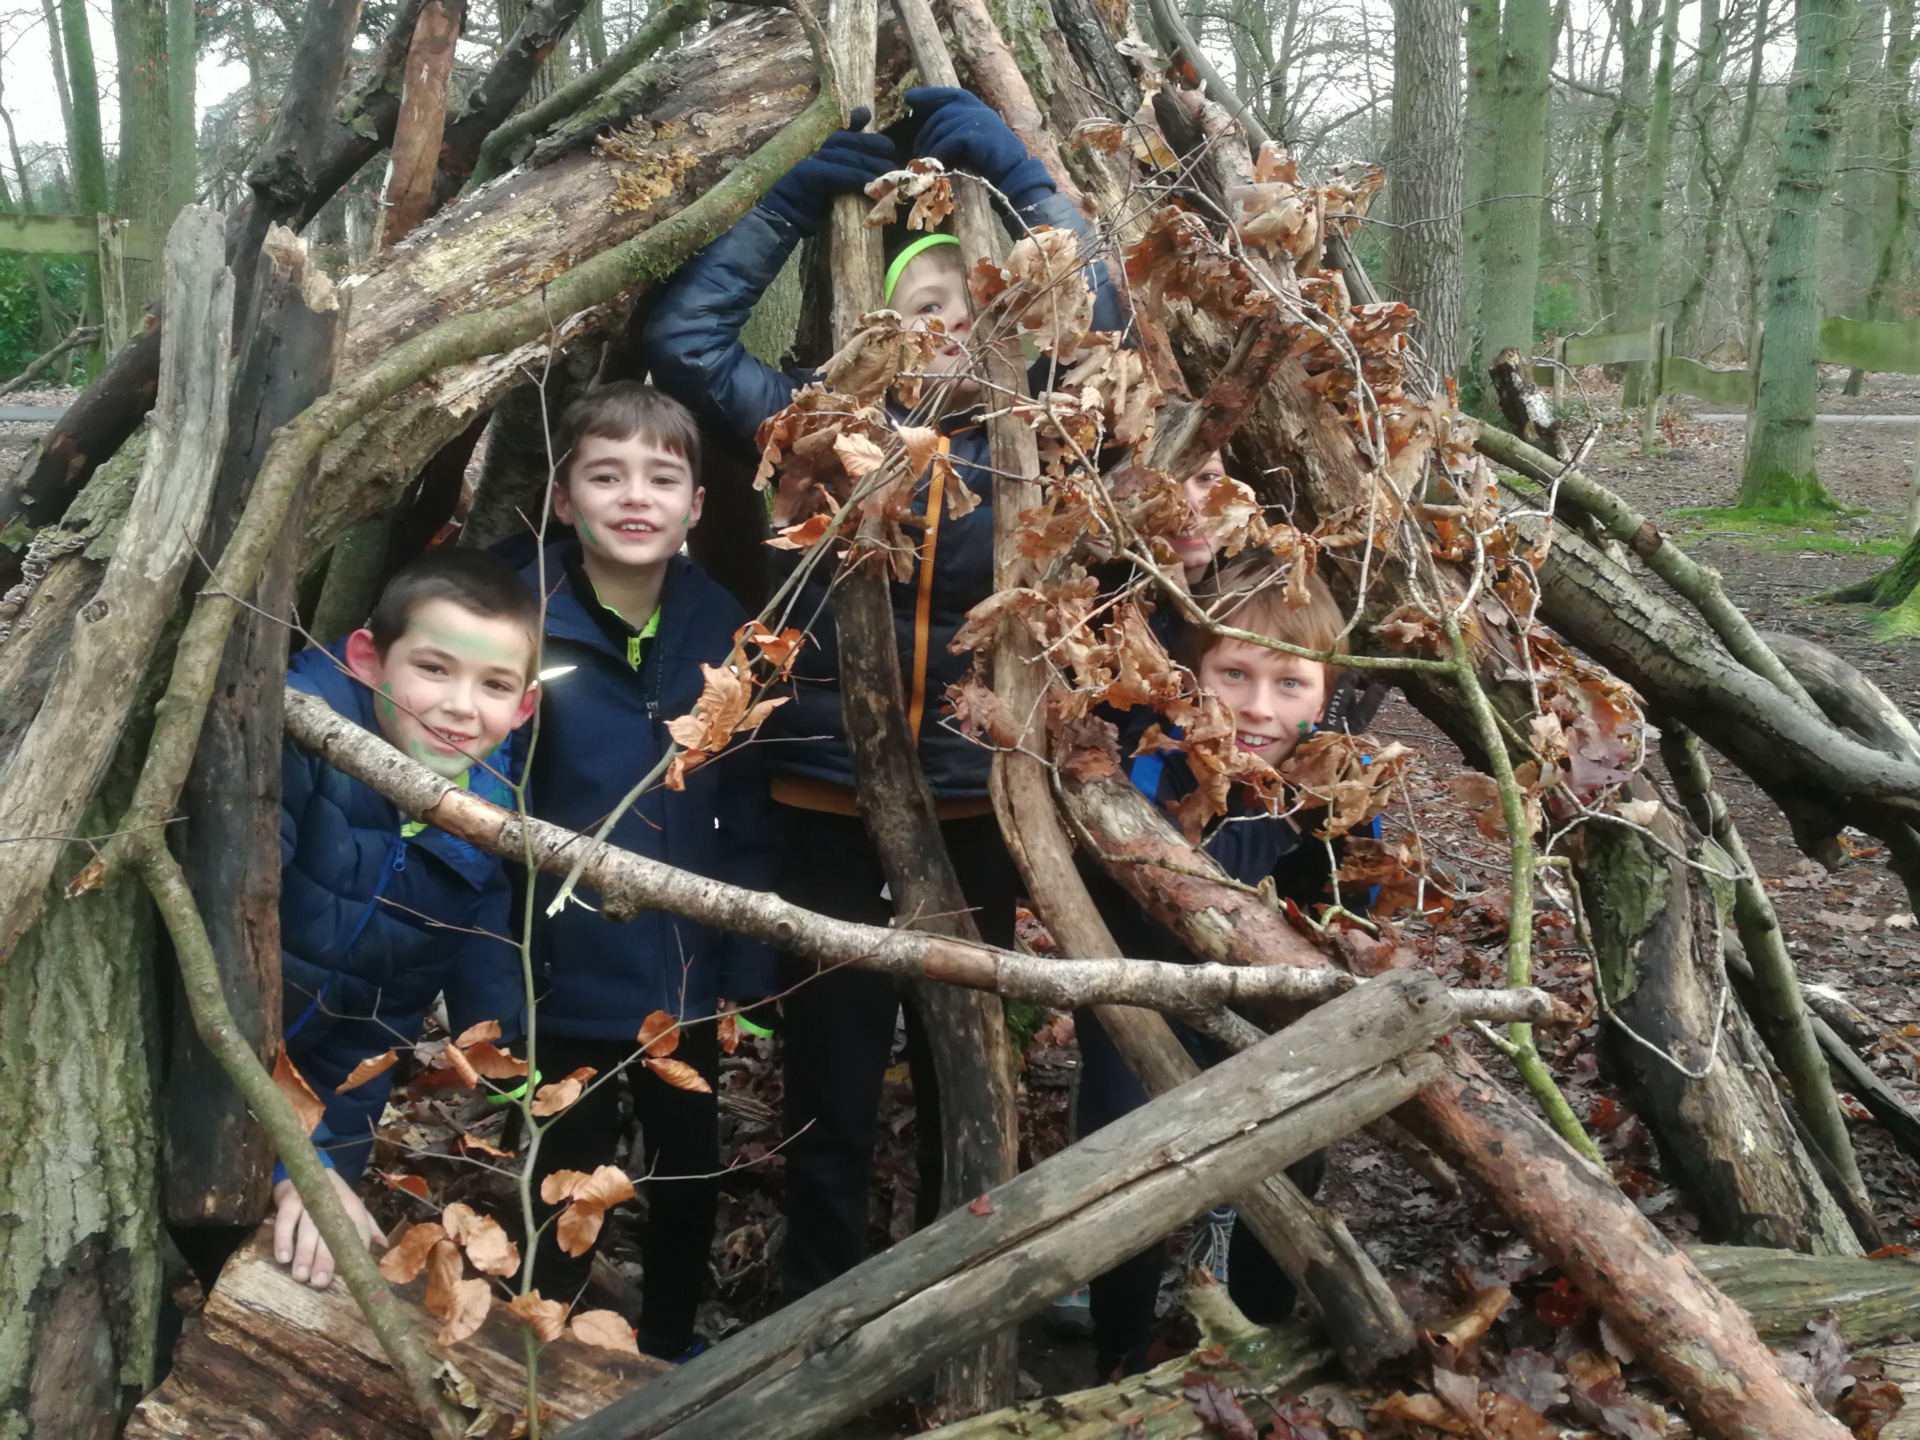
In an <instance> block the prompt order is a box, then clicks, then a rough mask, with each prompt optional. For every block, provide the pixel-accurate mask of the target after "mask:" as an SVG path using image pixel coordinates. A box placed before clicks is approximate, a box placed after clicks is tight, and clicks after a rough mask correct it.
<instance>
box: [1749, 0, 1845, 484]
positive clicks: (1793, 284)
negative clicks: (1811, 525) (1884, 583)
mask: <svg viewBox="0 0 1920 1440" xmlns="http://www.w3.org/2000/svg"><path fill="white" fill-rule="evenodd" d="M1852 23H1853V0H1796V4H1795V6H1794V32H1795V36H1796V40H1795V44H1794V56H1793V81H1792V83H1791V85H1790V86H1789V87H1788V90H1787V129H1786V138H1785V140H1784V141H1783V143H1782V145H1781V147H1780V168H1779V172H1778V175H1777V178H1776V180H1775V183H1774V194H1773V222H1772V224H1771V225H1770V226H1769V227H1768V230H1767V269H1766V292H1765V295H1764V299H1763V305H1762V317H1763V323H1764V324H1765V325H1766V327H1767V336H1766V344H1765V345H1764V346H1763V347H1762V348H1761V354H1760V377H1759V386H1758V392H1757V394H1756V395H1755V398H1754V410H1753V423H1752V425H1751V426H1750V427H1749V428H1748V431H1747V458H1746V464H1745V467H1744V469H1743V471H1742V474H1741V478H1740V504H1741V505H1743V506H1746V507H1749V508H1755V509H1777V510H1779V509H1783V510H1795V509H1803V508H1806V507H1809V506H1818V507H1821V508H1824V509H1838V508H1839V506H1838V504H1837V503H1836V502H1835V501H1834V498H1833V497H1832V496H1831V495H1829V494H1828V493H1827V490H1826V487H1825V486H1824V485H1822V484H1821V483H1820V478H1819V476H1818V475H1817V474H1816V473H1815V472H1814V465H1813V415H1814V400H1815V395H1816V392H1817V390H1818V388H1819V376H1818V374H1817V372H1816V371H1815V369H1814V356H1815V351H1816V348H1817V346H1818V343H1819V337H1820V213H1821V210H1822V209H1823V208H1824V207H1825V205H1826V201H1827V196H1828V193H1829V192H1830V191H1831V189H1832V187H1833V165H1834V148H1835V146H1834V137H1835V135H1836V133H1837V132H1838V130H1839V122H1840V100H1841V91H1842V88H1843V82H1844V78H1845V75H1846V59H1847V57H1846V48H1847V39H1848V36H1849V30H1850V27H1851V25H1852Z"/></svg>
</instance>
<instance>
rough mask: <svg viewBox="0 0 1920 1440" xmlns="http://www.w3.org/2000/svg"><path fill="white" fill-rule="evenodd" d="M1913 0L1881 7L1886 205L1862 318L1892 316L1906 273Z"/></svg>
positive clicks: (1858, 377) (1855, 383) (1856, 389)
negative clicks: (1898, 287) (1884, 34)
mask: <svg viewBox="0 0 1920 1440" xmlns="http://www.w3.org/2000/svg"><path fill="white" fill-rule="evenodd" d="M1914 42H1915V36H1914V0H1892V4H1890V5H1889V6H1888V7H1887V57H1886V71H1885V89H1884V94H1885V96H1886V99H1887V103H1886V104H1885V106H1884V107H1883V108H1882V109H1881V110H1880V112H1879V114H1878V115H1877V116H1876V117H1874V118H1875V119H1876V120H1877V122H1878V123H1877V127H1876V128H1877V132H1878V135H1879V139H1880V145H1879V150H1878V154H1877V160H1878V163H1879V165H1880V166H1882V167H1884V170H1885V171H1886V175H1885V179H1886V182H1887V183H1886V185H1885V190H1886V204H1885V206H1884V207H1883V208H1881V209H1879V210H1877V211H1876V212H1875V213H1874V214H1873V216H1872V217H1871V218H1872V219H1873V220H1874V221H1876V222H1877V224H1878V233H1877V235H1876V236H1875V240H1876V247H1877V248H1876V252H1875V253H1874V254H1872V255H1871V256H1870V257H1869V258H1870V260H1871V262H1872V267H1873V271H1872V273H1873V280H1872V282H1871V284H1869V285H1868V287H1867V294H1866V299H1865V300H1864V301H1863V302H1862V304H1861V306H1860V310H1859V314H1860V316H1861V318H1863V319H1866V320H1888V319H1892V318H1893V316H1891V315H1890V314H1889V313H1888V308H1889V302H1890V301H1891V299H1892V296H1893V287H1894V285H1895V284H1896V283H1897V282H1898V281H1899V280H1900V279H1901V278H1902V276H1903V275H1904V274H1905V273H1906V270H1907V265H1906V259H1907V255H1908V253H1909V251H1910V247H1911V245H1912V239H1911V237H1910V236H1909V235H1908V234H1907V223H1908V221H1909V220H1911V219H1912V217H1913V122H1914V113H1915V112H1914V104H1913V59H1914V51H1915V49H1916V46H1915V43H1914ZM1864 379H1865V377H1864V376H1863V375H1862V374H1861V373H1860V372H1859V371H1858V370H1856V371H1854V372H1853V373H1852V374H1851V375H1849V376H1847V393H1848V394H1849V395H1858V394H1859V393H1860V387H1861V382H1862V381H1863V380H1864Z"/></svg>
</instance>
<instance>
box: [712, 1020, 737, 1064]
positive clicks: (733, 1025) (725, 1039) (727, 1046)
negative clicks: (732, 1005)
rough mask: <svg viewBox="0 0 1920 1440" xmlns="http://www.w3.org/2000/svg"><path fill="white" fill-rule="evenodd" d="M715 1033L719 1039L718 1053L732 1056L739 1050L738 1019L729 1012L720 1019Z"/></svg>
mask: <svg viewBox="0 0 1920 1440" xmlns="http://www.w3.org/2000/svg"><path fill="white" fill-rule="evenodd" d="M716 1033H717V1034H718V1035H719V1037H720V1053H721V1054H722V1055H731V1054H733V1052H734V1051H736V1050H738V1049H739V1048H740V1017H739V1016H738V1015H736V1014H734V1013H733V1011H731V1010H729V1011H728V1012H727V1013H726V1014H724V1015H722V1016H721V1017H720V1024H719V1026H718V1027H717V1030H716Z"/></svg>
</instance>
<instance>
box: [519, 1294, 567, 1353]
mask: <svg viewBox="0 0 1920 1440" xmlns="http://www.w3.org/2000/svg"><path fill="white" fill-rule="evenodd" d="M506 1309H507V1312H508V1313H509V1314H512V1315H517V1316H519V1317H520V1318H521V1319H522V1320H524V1321H526V1322H527V1324H528V1325H530V1326H531V1327H532V1328H533V1334H534V1338H535V1339H537V1340H539V1341H540V1343H541V1344H543V1345H544V1344H546V1343H547V1342H548V1341H550V1340H558V1339H559V1338H560V1336H561V1335H562V1334H563V1333H565V1331H566V1326H567V1307H566V1305H565V1304H564V1303H563V1302H561V1301H559V1300H542V1299H541V1298H540V1292H539V1291H538V1290H529V1291H528V1292H527V1293H526V1294H524V1295H516V1296H514V1297H513V1299H511V1300H509V1301H508V1302H507V1304H506Z"/></svg>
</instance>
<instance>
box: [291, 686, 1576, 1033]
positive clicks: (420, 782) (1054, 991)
mask: <svg viewBox="0 0 1920 1440" xmlns="http://www.w3.org/2000/svg"><path fill="white" fill-rule="evenodd" d="M286 705H287V709H286V719H287V734H288V735H289V736H290V737H291V738H292V739H294V740H297V741H298V742H299V743H300V744H302V745H304V746H305V747H306V748H307V749H309V750H311V751H312V752H313V753H314V754H315V755H318V756H319V757H320V758H321V759H322V760H324V761H326V762H327V763H328V764H329V765H331V766H333V767H334V768H335V769H337V770H339V771H341V772H342V773H344V774H346V775H350V776H352V777H353V778H354V779H355V780H358V781H360V782H361V783H362V784H365V785H367V786H369V787H371V788H372V789H374V790H377V791H379V792H380V793H381V794H382V795H384V796H386V797H387V798H388V799H389V800H391V801H392V802H393V803H394V804H395V805H397V806H398V807H399V808H400V809H401V810H403V811H405V812H406V813H407V814H408V815H410V816H412V817H413V818H415V819H418V820H423V821H425V822H426V823H427V824H429V825H432V826H434V827H435V828H437V829H440V830H444V831H445V832H446V833H447V834H449V835H455V836H458V837H459V838H460V839H462V840H465V841H467V842H468V843H469V844H471V845H474V846H477V847H478V848H480V849H482V850H485V851H488V852H489V853H491V854H495V855H503V856H506V857H507V858H509V859H513V860H522V859H523V858H526V857H531V860H532V863H533V865H534V866H535V867H536V868H538V869H541V870H545V871H547V872H548V873H549V874H555V875H564V874H567V873H568V872H570V871H571V870H572V869H573V867H574V865H575V864H576V863H577V862H579V861H580V860H581V858H582V855H583V853H584V858H585V863H584V864H582V865H581V867H580V876H581V880H582V881H583V882H584V883H585V884H586V885H587V886H589V887H590V888H591V889H592V890H594V891H595V892H596V893H597V895H598V897H599V903H600V906H601V908H602V910H604V911H605V912H606V914H607V915H609V916H611V917H612V918H614V919H616V920H626V919H630V918H632V917H633V916H635V915H637V914H639V913H641V912H642V911H646V910H666V911H669V912H671V913H672V914H675V915H679V916H681V917H682V918H684V919H687V920H692V921H695V922H697V923H699V924H702V925H710V926H712V927H714V928H715V929H718V930H727V931H731V932H733V933H735V934H740V935H746V936H748V937H750V938H752V939H755V940H760V941H764V942H765V943H767V944H770V945H774V946H778V947H779V948H781V949H783V950H786V951H789V952H790V953H792V954H794V955H797V956H800V957H801V958H803V959H807V960H812V961H814V962H815V963H817V964H821V965H854V966H858V967H860V968H862V969H868V970H878V971H881V972H883V973H886V974H890V975H898V976H902V977H906V978H912V979H926V980H936V981H939V982H941V983H942V984H947V985H959V986H964V987H966V988H967V989H971V990H983V991H986V990H990V991H993V992H995V993H997V994H1001V995H1007V996H1011V997H1013V998H1014V999H1018V1000H1033V1001H1037V1002H1039V1003H1041V1004H1044V1005H1052V1006H1055V1007H1057V1008H1059V1009H1063V1010H1068V1009H1074V1008H1076V1007H1078V1006H1083V1005H1135V1006H1143V1007H1146V1008H1149V1009H1155V1010H1163V1011H1170V1012H1172V1013H1174V1014H1177V1015H1198V1014H1203V1013H1205V1012H1207V1011H1209V1010H1216V1009H1219V1008H1220V1007H1221V1006H1223V1005H1239V1004H1250V1005H1265V1004H1273V1003H1284V1004H1291V1005H1317V1004H1321V1003H1323V1002H1325V1001H1329V1000H1332V999H1335V998H1336V997H1338V996H1339V995H1341V994H1343V993H1345V992H1346V991H1348V990H1352V989H1354V988H1356V986H1359V985H1362V984H1364V983H1365V982H1362V981H1357V980H1356V979H1355V978H1354V977H1353V976H1351V975H1348V974H1346V973H1344V972H1342V971H1337V970H1306V969H1300V968H1296V967H1294V966H1290V965H1269V966H1264V967H1247V966H1240V965H1212V964H1205V965H1180V964H1175V963H1171V962H1168V961H1161V960H1127V959H1120V958H1110V959H1100V960H1036V959H1034V958H1032V957H1030V956H1026V955H1019V954H1016V953H1014V952H1012V951H1010V950H999V949H996V948H994V947H993V946H991V945H986V944H981V943H978V942H975V941H967V940H956V939H952V938H950V937H948V936H945V935H936V934H932V933H930V932H928V931H925V930H908V929H894V928H891V927H888V926H884V925H859V924H855V923H853V922H852V921H847V920H836V919H833V918H832V917H830V916H826V915H819V914H816V913H815V912H813V911H811V910H804V909H802V908H801V907H800V906H798V905H794V904H791V903H789V902H788V901H786V900H782V899H781V898H780V897H779V896H778V895H775V894H773V893H771V892H763V891H756V890H743V889H741V888H739V887H738V886H734V885H727V884H723V883H722V882H720V881H718V880H709V879H707V878H706V877H705V876H701V875H695V874H692V873H691V872H689V871H686V870H680V869H676V868H675V867H673V866H671V865H667V864H664V863H662V862H661V861H658V860H652V859H649V858H647V857H646V856H643V855H636V854H634V853H633V852H631V851H628V850H622V849H620V848H619V847H618V846H615V845H609V844H607V843H606V842H604V841H599V842H596V841H594V840H591V839H589V838H588V837H586V836H584V835H581V834H579V833H578V832H577V831H573V830H569V829H567V828H566V827H565V826H563V825H553V824H550V823H548V822H547V821H544V820H536V819H533V818H531V817H528V818H525V819H522V818H521V817H519V816H517V815H515V814H514V813H513V812H512V811H511V810H506V809H503V808H501V807H500V806H497V805H491V804H489V803H488V802H487V801H485V800H482V799H480V798H479V797H478V796H476V795H475V794H474V793H473V792H472V791H471V790H467V789H463V788H461V787H460V786H458V785H455V784H453V783H452V782H451V781H449V780H447V779H445V778H443V777H441V776H438V775H435V774H434V773H433V772H432V771H431V770H429V769H427V767H426V766H424V765H422V764H420V763H419V762H417V761H415V760H411V759H409V758H407V757H406V756H405V755H402V754H401V753H400V752H399V751H397V750H395V749H394V748H393V747H392V746H390V745H388V744H387V743H386V741H384V740H382V739H381V738H380V737H379V736H378V735H375V734H374V733H373V732H372V731H370V730H366V729H363V728H362V727H360V726H358V725H356V724H354V723H353V722H352V721H351V720H348V719H346V718H344V717H343V716H341V715H339V714H338V713H337V712H335V711H334V710H332V709H330V708H329V707H328V706H327V703H326V702H325V701H324V700H321V699H319V698H318V697H316V696H313V695H308V694H306V693H304V692H302V691H299V690H291V689H290V690H288V691H287V693H286ZM717 763H722V764H724V763H725V761H724V759H722V760H721V761H719V762H717ZM1452 994H1453V1002H1454V1005H1455V1007H1456V1009H1457V1010H1458V1012H1459V1014H1460V1015H1461V1017H1462V1018H1463V1019H1477V1020H1485V1021H1492V1022H1505V1023H1512V1022H1514V1021H1532V1022H1543V1021H1552V1020H1554V1019H1555V1018H1556V1017H1558V1018H1565V1017H1564V1016H1559V1013H1558V1012H1557V1011H1556V1008H1555V1002H1554V1000H1553V998H1552V997H1551V996H1550V995H1548V994H1547V993H1546V992H1545V991H1542V990H1531V989H1523V990H1456V991H1454V992H1452Z"/></svg>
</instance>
